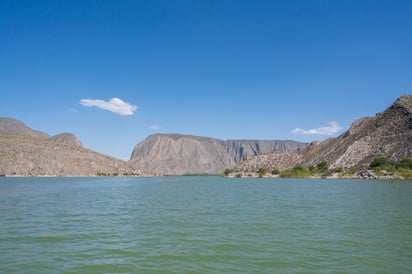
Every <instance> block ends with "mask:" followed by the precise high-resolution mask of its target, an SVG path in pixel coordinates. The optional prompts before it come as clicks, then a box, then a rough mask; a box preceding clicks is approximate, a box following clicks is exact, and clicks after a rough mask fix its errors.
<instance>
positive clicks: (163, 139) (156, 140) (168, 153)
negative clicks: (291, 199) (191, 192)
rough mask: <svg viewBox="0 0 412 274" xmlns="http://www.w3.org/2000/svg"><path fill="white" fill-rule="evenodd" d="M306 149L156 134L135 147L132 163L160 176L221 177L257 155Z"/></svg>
mask: <svg viewBox="0 0 412 274" xmlns="http://www.w3.org/2000/svg"><path fill="white" fill-rule="evenodd" d="M306 146H307V144H306V143H300V142H295V141H279V140H227V141H224V140H220V139H215V138H209V137H200V136H192V135H183V134H154V135H151V136H148V137H147V138H146V139H145V140H144V141H142V142H140V143H139V144H137V145H136V146H135V148H134V150H133V153H132V155H131V157H130V162H131V163H132V164H137V165H138V166H141V167H142V168H143V169H146V170H151V171H153V172H155V173H156V174H159V175H183V174H218V173H221V172H223V170H224V169H225V168H226V167H231V166H234V165H236V164H237V163H240V162H242V161H244V160H247V159H249V158H251V157H253V156H256V155H261V154H267V153H272V152H274V151H278V152H285V151H291V150H296V149H303V148H305V147H306Z"/></svg>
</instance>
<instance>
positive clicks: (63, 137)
mask: <svg viewBox="0 0 412 274" xmlns="http://www.w3.org/2000/svg"><path fill="white" fill-rule="evenodd" d="M50 139H52V140H54V141H57V142H62V143H65V144H69V145H75V146H80V147H83V144H82V142H81V141H80V140H79V138H77V137H76V135H74V134H73V133H67V132H66V133H60V134H57V135H54V136H52V137H50Z"/></svg>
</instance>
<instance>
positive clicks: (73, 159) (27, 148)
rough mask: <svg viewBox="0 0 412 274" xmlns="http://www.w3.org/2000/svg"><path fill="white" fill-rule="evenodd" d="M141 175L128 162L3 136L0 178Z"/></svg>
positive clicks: (42, 141)
mask: <svg viewBox="0 0 412 274" xmlns="http://www.w3.org/2000/svg"><path fill="white" fill-rule="evenodd" d="M125 173H127V174H142V171H140V170H139V169H137V168H133V167H131V166H130V165H129V164H128V163H126V162H125V161H122V160H119V159H116V158H113V157H110V156H106V155H103V154H100V153H97V152H94V151H92V150H89V149H84V148H82V147H80V146H78V145H71V144H65V143H62V142H57V141H54V140H51V139H42V138H37V137H32V136H21V135H11V134H0V174H2V175H21V176H96V175H116V174H119V175H122V174H125Z"/></svg>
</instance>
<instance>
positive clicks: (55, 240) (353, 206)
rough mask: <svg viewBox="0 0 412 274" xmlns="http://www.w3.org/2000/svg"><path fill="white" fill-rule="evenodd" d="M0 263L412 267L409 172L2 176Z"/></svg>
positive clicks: (77, 267) (174, 268)
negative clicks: (390, 177) (403, 176)
mask: <svg viewBox="0 0 412 274" xmlns="http://www.w3.org/2000/svg"><path fill="white" fill-rule="evenodd" d="M0 272H1V273H12V272H17V273H182V272H190V273H223V272H227V273H230V272H231V273H285V272H288V273H294V272H352V273H353V272H362V273H372V272H386V273H411V272H412V181H377V180H371V181H368V180H344V179H338V180H332V179H259V178H254V179H252V178H250V179H249V178H240V179H234V178H233V179H228V178H221V177H213V176H211V177H196V176H194V177H152V178H144V177H118V178H116V177H110V178H109V177H106V178H105V177H96V178H7V177H6V178H0Z"/></svg>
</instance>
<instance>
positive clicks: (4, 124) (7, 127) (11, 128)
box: [0, 117, 49, 138]
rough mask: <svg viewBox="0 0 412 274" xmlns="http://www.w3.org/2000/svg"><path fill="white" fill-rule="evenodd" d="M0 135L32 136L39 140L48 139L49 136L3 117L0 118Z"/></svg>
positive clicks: (17, 121) (20, 122)
mask: <svg viewBox="0 0 412 274" xmlns="http://www.w3.org/2000/svg"><path fill="white" fill-rule="evenodd" d="M0 133H5V134H15V135H22V136H33V137H39V138H48V137H49V134H47V133H46V132H43V131H39V130H34V129H31V128H29V127H28V126H26V124H24V123H23V122H22V121H19V120H16V119H12V118H5V117H0Z"/></svg>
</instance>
